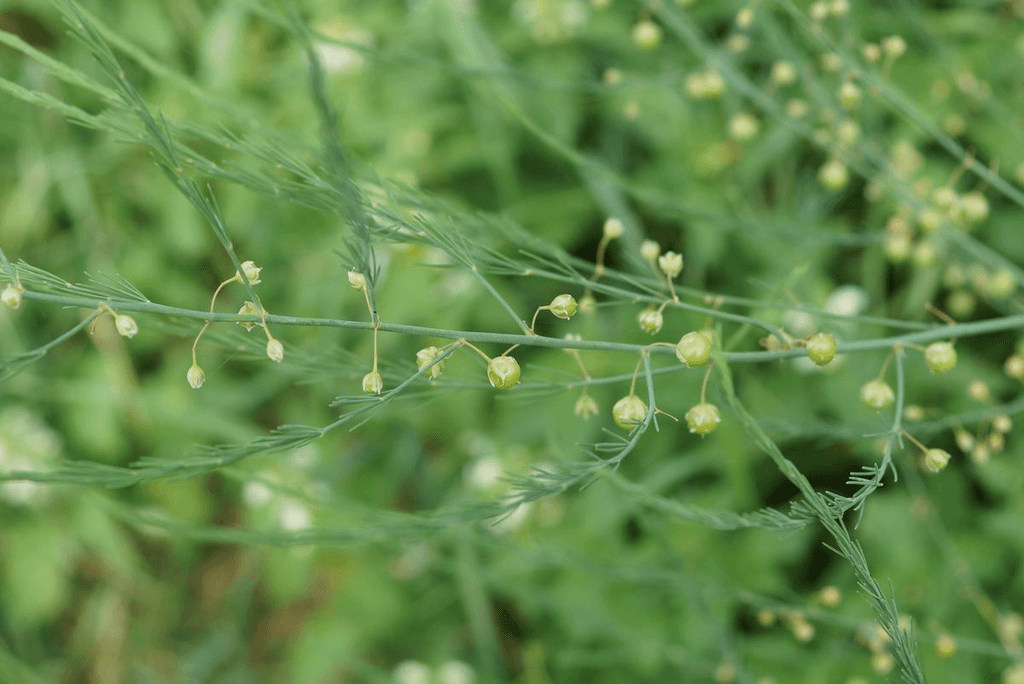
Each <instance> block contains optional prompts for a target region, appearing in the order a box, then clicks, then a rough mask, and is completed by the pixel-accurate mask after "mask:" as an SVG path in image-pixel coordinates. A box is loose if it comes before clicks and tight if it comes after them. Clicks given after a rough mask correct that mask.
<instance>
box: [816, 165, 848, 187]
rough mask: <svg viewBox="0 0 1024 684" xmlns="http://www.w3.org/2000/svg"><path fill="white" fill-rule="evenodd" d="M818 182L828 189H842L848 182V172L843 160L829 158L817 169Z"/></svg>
mask: <svg viewBox="0 0 1024 684" xmlns="http://www.w3.org/2000/svg"><path fill="white" fill-rule="evenodd" d="M818 182H819V183H821V185H822V186H823V187H825V188H827V189H828V190H833V191H836V190H842V189H843V188H845V187H846V184H847V183H849V182H850V172H849V171H847V170H846V164H844V163H843V162H841V161H839V160H838V159H830V160H829V161H827V162H825V164H824V165H823V166H822V167H821V168H820V169H818Z"/></svg>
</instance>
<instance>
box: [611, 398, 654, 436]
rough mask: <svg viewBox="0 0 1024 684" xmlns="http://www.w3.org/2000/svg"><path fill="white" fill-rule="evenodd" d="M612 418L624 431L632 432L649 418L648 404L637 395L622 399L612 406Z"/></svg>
mask: <svg viewBox="0 0 1024 684" xmlns="http://www.w3.org/2000/svg"><path fill="white" fill-rule="evenodd" d="M612 418H613V419H614V420H615V424H616V425H618V426H619V427H620V428H622V429H623V430H630V431H632V430H633V429H634V428H635V427H636V426H637V425H639V424H640V423H642V422H643V421H644V419H645V418H647V404H645V403H644V402H643V400H642V399H641V398H640V397H638V396H636V395H635V394H630V395H629V396H625V397H622V398H621V399H619V400H618V401H617V402H615V405H614V406H612Z"/></svg>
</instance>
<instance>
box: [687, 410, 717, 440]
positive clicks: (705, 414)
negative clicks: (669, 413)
mask: <svg viewBox="0 0 1024 684" xmlns="http://www.w3.org/2000/svg"><path fill="white" fill-rule="evenodd" d="M721 422H722V419H721V417H720V416H719V415H718V407H717V406H715V405H714V404H707V403H703V404H697V405H696V406H693V407H692V408H690V410H689V411H687V412H686V424H687V425H688V426H690V432H693V433H696V434H698V435H700V436H701V437H704V436H705V435H708V434H710V433H712V432H714V430H715V428H717V427H718V424H719V423H721Z"/></svg>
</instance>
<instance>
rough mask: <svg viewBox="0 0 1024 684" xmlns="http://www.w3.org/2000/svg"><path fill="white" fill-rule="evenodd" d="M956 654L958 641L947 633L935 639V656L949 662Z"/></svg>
mask: <svg viewBox="0 0 1024 684" xmlns="http://www.w3.org/2000/svg"><path fill="white" fill-rule="evenodd" d="M955 654H956V639H954V638H953V637H952V636H950V635H949V634H946V633H945V632H942V633H940V634H939V635H938V636H937V637H935V655H937V656H939V657H940V658H942V659H943V660H948V659H950V658H952V657H953V656H954V655H955Z"/></svg>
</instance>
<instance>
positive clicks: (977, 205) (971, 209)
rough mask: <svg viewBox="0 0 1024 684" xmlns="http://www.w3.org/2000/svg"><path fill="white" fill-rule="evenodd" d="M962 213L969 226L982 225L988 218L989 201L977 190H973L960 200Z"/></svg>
mask: <svg viewBox="0 0 1024 684" xmlns="http://www.w3.org/2000/svg"><path fill="white" fill-rule="evenodd" d="M960 211H961V212H962V213H963V217H964V222H965V223H967V224H968V225H975V224H977V223H981V222H982V221H984V220H985V219H986V218H988V200H987V199H985V196H984V195H983V194H981V193H980V192H978V191H977V190H972V191H971V192H968V193H967V194H965V195H964V196H963V197H961V198H960Z"/></svg>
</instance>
